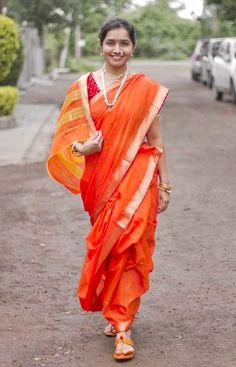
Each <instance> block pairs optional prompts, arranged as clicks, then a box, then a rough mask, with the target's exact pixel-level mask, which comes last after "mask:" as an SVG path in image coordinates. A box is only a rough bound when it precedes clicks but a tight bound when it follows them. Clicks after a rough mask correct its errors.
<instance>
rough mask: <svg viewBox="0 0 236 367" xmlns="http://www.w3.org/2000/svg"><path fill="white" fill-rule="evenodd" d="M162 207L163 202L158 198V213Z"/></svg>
mask: <svg viewBox="0 0 236 367" xmlns="http://www.w3.org/2000/svg"><path fill="white" fill-rule="evenodd" d="M162 206H163V200H162V198H161V197H160V196H159V200H158V213H160V212H161V211H162Z"/></svg>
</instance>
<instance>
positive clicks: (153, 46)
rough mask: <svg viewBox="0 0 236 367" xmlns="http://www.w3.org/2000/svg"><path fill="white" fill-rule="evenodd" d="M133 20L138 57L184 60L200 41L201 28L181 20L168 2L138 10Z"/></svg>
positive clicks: (191, 22) (132, 16)
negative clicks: (198, 40)
mask: <svg viewBox="0 0 236 367" xmlns="http://www.w3.org/2000/svg"><path fill="white" fill-rule="evenodd" d="M129 18H130V20H131V21H132V22H133V23H134V25H135V28H136V31H137V40H138V47H137V49H136V51H135V54H136V55H138V56H142V57H150V56H151V57H158V58H165V59H184V58H186V57H187V56H189V55H190V54H191V53H192V51H193V48H194V45H195V43H196V41H197V39H198V38H199V37H200V26H199V24H198V23H196V22H193V21H190V20H185V19H182V18H180V17H179V16H178V15H177V14H176V11H175V10H173V9H171V8H170V7H169V5H168V1H164V0H159V1H157V2H156V3H154V4H149V5H147V6H145V7H143V8H140V9H137V10H136V11H134V12H133V13H131V14H130V16H129Z"/></svg>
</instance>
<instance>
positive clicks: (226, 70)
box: [221, 41, 232, 91]
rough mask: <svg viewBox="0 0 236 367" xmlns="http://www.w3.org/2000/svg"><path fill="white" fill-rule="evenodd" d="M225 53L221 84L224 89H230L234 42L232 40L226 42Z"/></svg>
mask: <svg viewBox="0 0 236 367" xmlns="http://www.w3.org/2000/svg"><path fill="white" fill-rule="evenodd" d="M224 46H225V47H224V53H223V63H222V70H221V86H222V88H223V89H224V90H226V91H229V90H230V74H231V62H232V49H231V48H232V43H231V42H230V41H227V42H225V45H224Z"/></svg>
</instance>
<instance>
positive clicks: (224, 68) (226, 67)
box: [212, 37, 236, 104]
mask: <svg viewBox="0 0 236 367" xmlns="http://www.w3.org/2000/svg"><path fill="white" fill-rule="evenodd" d="M212 76H213V90H214V94H215V99H216V100H218V101H221V100H222V98H223V95H224V93H226V94H230V95H231V96H232V98H233V102H234V103H235V104H236V37H231V38H225V39H224V40H223V41H222V43H221V46H220V49H219V54H218V55H217V56H216V57H215V58H214V61H213V68H212Z"/></svg>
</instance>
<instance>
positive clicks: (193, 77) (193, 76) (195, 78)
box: [191, 71, 197, 82]
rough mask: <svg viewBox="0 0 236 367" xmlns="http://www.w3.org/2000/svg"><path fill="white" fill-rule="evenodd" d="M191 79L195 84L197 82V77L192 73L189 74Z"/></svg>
mask: <svg viewBox="0 0 236 367" xmlns="http://www.w3.org/2000/svg"><path fill="white" fill-rule="evenodd" d="M191 79H192V80H194V81H195V82H196V81H197V76H196V74H195V73H194V72H193V71H192V73H191Z"/></svg>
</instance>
